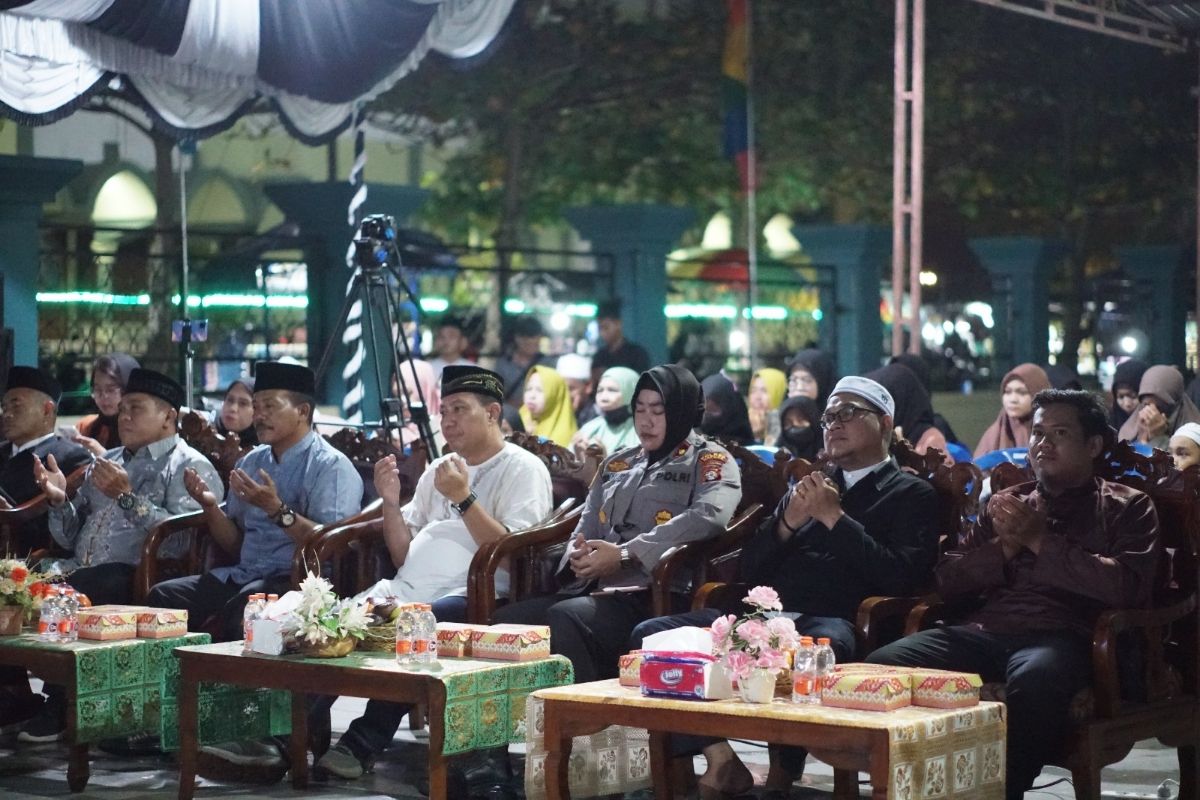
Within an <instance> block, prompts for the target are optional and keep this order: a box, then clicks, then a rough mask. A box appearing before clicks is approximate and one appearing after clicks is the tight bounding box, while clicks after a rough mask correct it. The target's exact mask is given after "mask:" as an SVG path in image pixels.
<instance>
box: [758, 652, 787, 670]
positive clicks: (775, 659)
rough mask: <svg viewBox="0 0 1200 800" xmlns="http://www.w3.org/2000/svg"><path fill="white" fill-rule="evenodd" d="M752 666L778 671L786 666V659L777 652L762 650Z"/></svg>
mask: <svg viewBox="0 0 1200 800" xmlns="http://www.w3.org/2000/svg"><path fill="white" fill-rule="evenodd" d="M754 666H756V667H762V668H763V669H771V670H779V669H783V668H784V667H786V666H787V658H785V657H784V655H783V653H782V652H780V651H779V650H764V651H763V652H762V653H760V654H759V656H758V658H757V659H755V661H754Z"/></svg>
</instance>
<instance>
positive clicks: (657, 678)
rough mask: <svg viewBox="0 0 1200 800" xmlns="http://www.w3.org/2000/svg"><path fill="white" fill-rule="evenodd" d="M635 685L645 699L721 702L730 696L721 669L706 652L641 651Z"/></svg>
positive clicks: (727, 680) (730, 689) (727, 676)
mask: <svg viewBox="0 0 1200 800" xmlns="http://www.w3.org/2000/svg"><path fill="white" fill-rule="evenodd" d="M639 682H640V683H641V687H642V694H644V695H646V696H648V697H682V698H686V699H689V700H724V699H727V698H729V697H732V696H733V687H732V685H731V684H730V681H729V675H728V673H727V672H726V671H725V668H724V667H723V666H722V665H721V664H720V663H718V662H717V660H716V659H715V658H714V657H713V656H711V655H708V654H706V653H680V652H669V651H667V652H643V653H642V666H641V669H640V670H639Z"/></svg>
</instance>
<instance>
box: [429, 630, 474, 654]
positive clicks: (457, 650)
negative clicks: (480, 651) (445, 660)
mask: <svg viewBox="0 0 1200 800" xmlns="http://www.w3.org/2000/svg"><path fill="white" fill-rule="evenodd" d="M478 630H481V628H480V627H479V626H478V625H468V624H466V623H464V622H439V623H438V624H437V642H438V656H439V657H441V656H449V657H450V658H466V657H467V656H469V655H471V634H473V633H474V632H475V631H478Z"/></svg>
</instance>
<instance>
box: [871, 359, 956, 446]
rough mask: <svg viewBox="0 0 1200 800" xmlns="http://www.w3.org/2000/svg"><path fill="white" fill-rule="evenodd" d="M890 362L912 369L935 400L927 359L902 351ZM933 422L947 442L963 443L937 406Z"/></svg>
mask: <svg viewBox="0 0 1200 800" xmlns="http://www.w3.org/2000/svg"><path fill="white" fill-rule="evenodd" d="M888 363H889V364H903V365H904V366H906V367H908V368H909V369H911V370H912V372H913V374H914V375H916V376H917V380H919V381H920V382H921V386H922V387H924V389H925V393H926V394H928V395H929V400H930V402H933V381H932V379H931V377H930V374H929V363H928V362H927V361H926V360H925V359H923V358H921V356H919V355H917V354H916V353H902V354H900V355H898V356H892V360H891V361H889V362H888ZM933 424H934V427H936V428H937V429H938V430H939V431H941V432H942V436H945V437H946V441H947V442H957V443H959V444H962V442H961V440H960V439H959V438H958V434H957V433H955V432H954V428H952V427H950V420H948V419H946V418H945V417H943V416H942V415H941V414H939V413H938V412H937V409H936V408H935V409H934V410H933ZM963 449H964V450H968V451H969V448H967V447H966V446H965V445H963Z"/></svg>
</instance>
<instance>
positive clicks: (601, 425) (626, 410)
mask: <svg viewBox="0 0 1200 800" xmlns="http://www.w3.org/2000/svg"><path fill="white" fill-rule="evenodd" d="M637 382H638V374H637V373H636V372H634V371H633V370H631V369H629V368H628V367H609V368H608V369H606V370H604V373H603V374H602V375H601V376H600V381H599V382H598V383H597V384H596V407H597V408H598V409H600V416H598V417H595V418H594V419H591V420H588V421H587V422H585V423H584V424H583V427H582V428H580V429H579V432H578V433H576V434H575V438H574V439H573V440H572V442H571V443H572V445H574V446H575V447H576V449H577V450H578V449H579V448H580V447H581V446H582V447H586V446H587V445H588V443H589V442H593V441H594V442H597V443H599V444H600V446H601V447H603V448H604V454H605V455H606V456H607V455H612V454H613V453H615V452H617V451H618V450H624V449H625V448H626V447H633V446H634V445H636V444H637V443H638V436H637V431H636V430H634V429H633V410H632V409H633V388H634V387H635V386H637Z"/></svg>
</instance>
